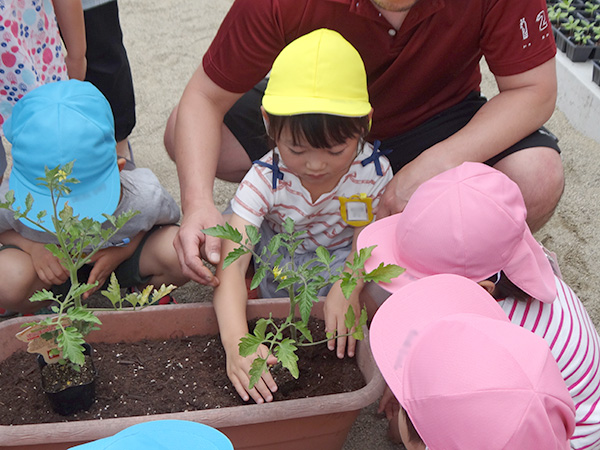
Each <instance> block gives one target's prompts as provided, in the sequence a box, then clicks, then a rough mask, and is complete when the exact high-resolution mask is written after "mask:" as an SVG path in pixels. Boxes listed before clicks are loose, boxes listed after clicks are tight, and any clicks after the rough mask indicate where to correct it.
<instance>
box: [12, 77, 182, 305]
mask: <svg viewBox="0 0 600 450" xmlns="http://www.w3.org/2000/svg"><path fill="white" fill-rule="evenodd" d="M4 131H5V133H6V137H7V139H8V140H9V141H10V142H11V143H12V156H13V167H12V171H11V173H10V177H9V179H8V180H4V181H3V183H2V185H0V198H2V199H3V198H4V197H5V195H6V193H7V192H8V190H13V191H14V194H15V203H14V207H15V208H17V207H21V210H22V211H23V210H25V199H26V196H27V194H28V193H31V195H32V196H33V199H34V203H33V209H32V210H31V212H30V213H29V215H28V216H29V217H32V218H35V217H37V214H38V212H39V211H42V210H45V211H46V212H47V213H48V216H47V217H46V218H45V220H44V226H45V227H47V228H49V229H53V225H52V222H51V220H50V219H49V218H48V217H49V216H50V214H51V212H52V200H51V197H50V191H49V190H48V189H47V188H46V187H44V186H41V185H40V184H38V183H39V181H38V178H40V177H44V174H45V168H46V167H48V168H53V167H56V166H59V165H64V164H67V163H69V162H72V161H74V165H73V172H72V176H73V177H74V178H77V179H78V180H79V183H76V184H72V185H69V187H70V188H71V192H70V194H68V195H65V196H63V198H61V202H59V205H58V210H59V211H60V210H61V209H62V206H63V204H64V202H68V203H69V206H71V207H72V208H73V213H74V215H79V217H80V218H84V217H89V218H92V219H94V220H97V221H99V222H104V221H105V219H104V217H103V215H102V214H109V215H114V216H118V215H120V214H122V213H124V212H127V211H139V212H140V213H139V214H137V215H136V216H134V217H133V218H132V219H131V220H130V221H129V222H127V223H126V224H125V226H124V227H123V228H121V229H120V230H119V231H118V232H117V233H116V234H115V235H114V236H113V238H112V239H111V241H110V242H108V243H107V244H106V246H105V248H103V249H101V250H100V251H99V252H98V253H96V254H95V255H94V257H93V258H92V263H91V264H90V265H88V266H84V267H83V268H82V269H81V270H80V274H79V275H80V278H82V279H83V280H82V281H85V282H87V283H90V284H91V283H94V282H96V281H98V286H97V287H96V290H97V289H100V288H101V287H102V286H103V285H104V284H105V282H106V281H107V279H108V278H109V276H110V274H111V273H112V272H115V274H116V276H117V279H118V280H119V283H120V284H121V287H140V288H141V287H143V286H145V285H147V284H153V285H161V284H163V283H165V284H175V285H181V284H183V283H185V282H187V281H188V279H187V278H186V277H185V276H184V275H183V274H182V273H181V270H180V267H179V263H178V260H177V256H176V253H175V250H174V248H173V245H172V242H173V238H174V236H175V234H176V232H177V226H176V223H177V221H178V220H179V217H180V213H179V208H178V206H177V204H176V203H175V201H174V200H173V198H172V197H171V195H169V193H168V192H167V191H166V190H165V189H164V188H163V187H162V186H161V185H160V183H159V181H158V179H157V178H156V176H155V175H154V174H153V173H152V172H151V171H150V170H149V169H141V168H140V169H135V170H131V171H121V169H122V168H123V166H124V164H125V160H124V159H122V158H121V159H119V160H118V161H117V156H116V150H115V145H116V143H115V138H114V121H113V116H112V111H111V108H110V105H109V103H108V101H107V100H106V98H104V96H103V95H102V94H101V93H100V91H99V90H98V89H96V88H95V87H94V86H93V85H92V84H91V83H88V82H82V81H78V80H69V81H58V82H56V83H50V84H47V85H44V86H40V87H38V88H36V89H35V90H33V91H31V92H30V93H28V94H27V95H25V96H24V97H23V98H22V99H21V100H20V101H19V102H18V103H17V104H16V105H15V107H14V109H13V112H12V116H11V117H10V118H9V119H8V120H7V121H6V123H5V124H4ZM106 225H108V224H106ZM53 239H54V237H53V236H51V235H49V234H48V233H46V232H44V231H42V230H41V229H40V228H38V227H36V226H35V225H33V224H31V223H28V222H26V221H24V220H23V221H19V220H15V219H14V216H13V214H12V213H11V212H10V211H8V210H5V209H3V210H0V242H2V244H3V245H2V247H0V308H2V309H4V310H8V311H16V312H21V313H30V312H34V311H35V310H37V309H39V308H41V307H43V306H45V305H44V304H40V303H37V302H36V303H32V302H29V297H30V296H31V295H32V294H33V293H34V292H35V291H37V290H40V289H42V288H44V289H52V290H53V291H55V292H66V289H68V283H70V282H69V281H68V272H67V270H66V269H65V268H64V267H63V266H62V265H61V263H60V261H59V260H58V259H57V258H56V257H54V256H53V255H52V254H51V253H50V252H49V251H48V250H47V249H46V248H45V244H48V243H50V242H54V241H53ZM92 292H93V290H92V291H89V292H88V293H86V295H85V296H84V297H86V298H87V296H89V294H91V293H92ZM0 312H2V311H0Z"/></svg>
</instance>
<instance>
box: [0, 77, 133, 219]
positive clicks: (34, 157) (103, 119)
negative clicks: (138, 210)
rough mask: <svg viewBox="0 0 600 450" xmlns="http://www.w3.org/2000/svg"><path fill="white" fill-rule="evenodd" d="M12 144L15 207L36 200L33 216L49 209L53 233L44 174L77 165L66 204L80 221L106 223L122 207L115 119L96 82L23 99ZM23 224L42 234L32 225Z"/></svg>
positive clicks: (72, 83)
mask: <svg viewBox="0 0 600 450" xmlns="http://www.w3.org/2000/svg"><path fill="white" fill-rule="evenodd" d="M4 133H5V136H6V138H7V139H8V140H9V141H10V142H11V144H12V150H11V153H12V158H13V168H12V170H11V173H10V179H9V188H10V189H12V190H13V191H14V192H15V203H14V206H15V207H18V206H20V207H21V210H22V211H23V210H24V209H25V199H26V197H27V194H28V193H31V195H32V196H33V199H34V203H33V209H32V211H31V213H30V214H29V217H30V218H32V219H34V218H35V217H37V214H38V212H39V211H43V210H45V211H46V213H47V214H48V217H46V218H45V220H44V226H45V227H47V228H49V229H51V230H54V225H53V224H52V221H51V220H50V218H49V217H50V215H51V213H52V201H51V196H50V191H49V190H48V189H47V188H46V187H44V186H41V185H39V183H40V182H39V180H37V178H40V177H44V169H45V167H48V168H50V169H52V168H54V167H56V166H58V165H65V164H67V163H69V162H71V161H75V162H74V164H73V172H72V176H73V177H75V178H77V179H78V180H79V183H77V184H69V185H68V187H69V188H70V189H71V193H70V194H69V195H66V196H63V197H62V198H61V200H60V201H59V204H58V210H59V211H61V210H62V208H63V205H64V203H65V202H68V203H69V206H71V207H72V208H73V214H74V215H79V217H80V218H84V217H89V218H91V219H94V220H97V221H99V222H104V220H105V219H104V217H103V216H102V214H103V213H105V214H113V213H114V212H115V209H116V208H117V205H118V204H119V197H120V192H121V183H120V178H119V168H118V165H117V153H116V142H115V132H114V119H113V115H112V111H111V108H110V104H109V103H108V101H107V100H106V98H105V97H104V96H103V95H102V93H101V92H100V91H99V90H98V89H97V88H96V87H94V85H92V84H91V83H88V82H83V81H78V80H68V81H57V82H54V83H49V84H46V85H43V86H39V87H37V88H35V89H34V90H32V91H31V92H29V93H27V94H26V95H25V96H23V98H21V99H20V100H19V101H18V102H17V104H16V105H15V107H14V108H13V111H12V115H11V116H10V117H9V118H8V119H7V121H6V122H5V124H4ZM22 222H23V223H24V224H25V225H27V226H29V227H31V228H35V229H37V227H35V226H34V225H32V224H30V223H29V222H27V221H25V220H22Z"/></svg>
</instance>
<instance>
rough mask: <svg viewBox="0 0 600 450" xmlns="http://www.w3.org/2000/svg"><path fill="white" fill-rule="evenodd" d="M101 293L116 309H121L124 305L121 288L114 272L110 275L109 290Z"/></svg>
mask: <svg viewBox="0 0 600 450" xmlns="http://www.w3.org/2000/svg"><path fill="white" fill-rule="evenodd" d="M100 293H101V294H102V295H104V296H105V297H106V298H107V299H109V300H110V302H111V303H112V305H113V307H114V308H119V307H120V306H121V305H122V304H123V303H122V300H121V286H120V285H119V280H117V276H116V275H115V273H114V272H113V273H111V274H110V281H109V283H108V288H107V289H106V290H104V291H100Z"/></svg>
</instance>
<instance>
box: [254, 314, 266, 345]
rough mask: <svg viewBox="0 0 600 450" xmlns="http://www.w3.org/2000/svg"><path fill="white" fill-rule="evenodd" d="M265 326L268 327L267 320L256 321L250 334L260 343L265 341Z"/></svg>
mask: <svg viewBox="0 0 600 450" xmlns="http://www.w3.org/2000/svg"><path fill="white" fill-rule="evenodd" d="M267 325H269V321H268V320H267V319H264V318H261V319H258V320H257V321H256V325H255V326H254V331H253V332H252V334H253V335H254V336H256V337H257V338H258V339H260V340H261V341H263V340H264V339H265V331H266V330H267Z"/></svg>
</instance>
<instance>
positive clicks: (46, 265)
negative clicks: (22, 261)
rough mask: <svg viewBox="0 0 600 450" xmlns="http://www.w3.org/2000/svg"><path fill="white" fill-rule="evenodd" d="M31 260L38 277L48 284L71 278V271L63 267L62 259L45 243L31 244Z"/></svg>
mask: <svg viewBox="0 0 600 450" xmlns="http://www.w3.org/2000/svg"><path fill="white" fill-rule="evenodd" d="M30 256H31V262H32V263H33V267H34V269H35V272H36V273H37V276H38V278H39V279H40V280H41V281H42V282H43V283H44V284H46V285H48V286H52V285H60V284H63V283H64V282H65V281H67V280H68V279H69V271H68V270H67V269H65V268H64V267H63V265H62V264H61V262H60V260H59V259H58V258H57V257H56V256H54V255H53V254H52V253H51V252H50V250H48V249H47V248H46V246H45V245H44V244H40V243H37V242H36V243H33V244H32V245H31V251H30Z"/></svg>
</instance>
